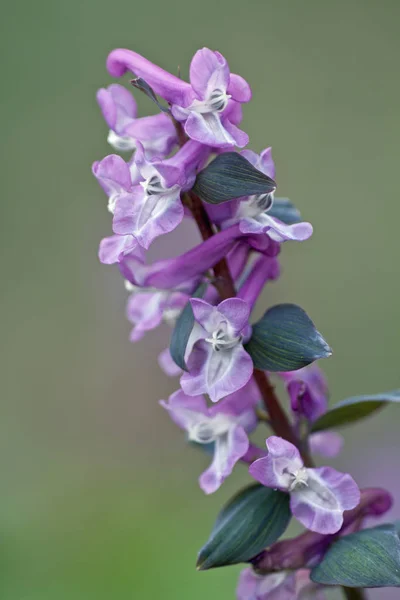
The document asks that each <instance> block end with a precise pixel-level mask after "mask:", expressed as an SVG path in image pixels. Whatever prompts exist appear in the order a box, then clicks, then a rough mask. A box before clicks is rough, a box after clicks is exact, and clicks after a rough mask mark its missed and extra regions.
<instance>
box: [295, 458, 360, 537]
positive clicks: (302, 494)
mask: <svg viewBox="0 0 400 600" xmlns="http://www.w3.org/2000/svg"><path fill="white" fill-rule="evenodd" d="M307 474H308V481H307V485H302V486H297V487H296V488H295V489H294V490H293V492H292V493H291V498H290V507H291V510H292V513H293V515H294V516H295V517H296V519H297V520H298V521H300V523H301V524H302V525H304V527H307V529H310V530H311V531H316V532H317V533H323V534H331V533H336V532H337V531H339V529H340V528H341V526H342V525H343V511H345V510H350V509H352V508H355V507H356V506H357V505H358V503H359V502H360V490H359V489H358V486H357V484H356V482H355V481H354V479H353V478H352V477H351V476H350V475H349V474H348V473H340V472H339V471H336V470H335V469H332V468H331V467H321V468H318V469H307Z"/></svg>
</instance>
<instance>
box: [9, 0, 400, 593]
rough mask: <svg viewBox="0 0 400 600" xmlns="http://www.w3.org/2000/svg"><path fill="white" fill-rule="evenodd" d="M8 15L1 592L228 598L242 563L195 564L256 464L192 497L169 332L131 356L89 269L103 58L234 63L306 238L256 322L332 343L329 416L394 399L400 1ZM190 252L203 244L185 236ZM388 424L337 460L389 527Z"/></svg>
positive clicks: (101, 133) (394, 465)
mask: <svg viewBox="0 0 400 600" xmlns="http://www.w3.org/2000/svg"><path fill="white" fill-rule="evenodd" d="M1 12H2V17H1V21H0V46H1V56H2V69H1V78H2V86H1V104H2V111H1V117H0V118H1V129H0V131H1V140H0V144H1V152H2V159H1V163H0V164H1V171H2V174H1V190H2V200H1V221H0V228H1V236H0V244H1V253H0V264H1V267H2V277H1V282H2V283H1V288H2V292H1V313H0V314H1V319H2V324H1V341H2V357H1V362H0V365H1V372H2V375H1V389H2V393H1V398H2V410H1V417H0V450H1V451H0V473H1V476H0V480H1V492H0V595H1V598H2V600H71V598H73V599H74V600H108V599H109V598H113V599H117V600H130V599H136V598H137V599H139V598H141V599H143V600H151V599H153V598H154V599H156V598H157V599H158V598H160V599H163V600H184V599H185V600H186V599H187V598H190V599H191V600H200V599H202V598H204V597H209V598H216V599H217V598H218V600H228V599H231V598H234V588H235V584H236V577H237V573H238V571H239V569H236V568H230V569H225V570H218V571H215V572H210V573H197V572H196V571H195V569H194V564H195V558H196V553H197V550H198V549H199V547H200V546H201V545H202V544H203V543H204V542H205V540H206V538H207V535H208V532H209V530H210V527H211V524H212V521H213V519H214V516H215V514H216V512H217V510H218V509H219V507H220V506H221V504H222V503H223V502H224V501H225V500H226V499H227V498H228V497H229V496H230V495H231V494H232V493H233V491H234V490H236V489H237V488H238V486H240V485H241V484H243V483H244V482H246V481H247V475H246V470H245V469H244V468H241V467H238V468H237V469H236V471H235V473H234V475H233V476H232V478H231V479H230V480H229V481H228V482H226V483H225V485H224V486H223V488H222V489H221V490H220V491H219V492H218V493H217V494H215V495H214V496H213V497H204V496H203V495H202V493H201V492H200V490H199V488H198V486H197V476H198V475H199V473H200V472H201V470H202V469H204V466H205V464H206V460H207V459H206V458H205V457H204V456H203V455H201V454H200V453H198V452H197V451H196V450H192V449H188V448H187V447H186V446H185V443H184V439H183V437H182V435H181V434H180V432H179V431H177V430H176V429H175V428H174V426H173V425H172V424H171V423H170V421H169V419H168V417H167V415H166V414H165V413H164V412H163V411H162V410H161V409H160V408H159V407H158V404H157V401H158V399H159V398H162V397H164V398H165V397H167V396H168V394H169V393H171V392H172V391H174V390H175V389H176V388H177V385H178V383H177V381H174V380H168V379H167V378H166V377H165V376H164V375H163V374H162V373H161V371H160V370H159V368H158V366H157V364H156V360H155V357H156V355H157V353H158V352H159V351H160V350H162V349H163V348H164V347H165V346H166V345H167V340H168V331H167V330H160V331H157V332H156V333H153V334H150V335H148V336H147V337H146V338H145V340H144V341H142V342H141V343H140V344H137V345H132V344H130V343H129V341H128V334H129V324H128V323H127V322H126V321H125V318H124V303H125V300H126V292H125V290H124V289H123V285H122V282H121V279H120V276H119V273H118V270H117V269H116V268H112V267H108V268H107V267H104V266H101V265H100V264H99V263H98V260H97V246H98V242H99V240H100V238H101V237H103V236H104V235H108V234H109V232H110V218H109V214H108V213H107V211H106V199H105V197H104V194H103V193H102V191H101V190H100V188H99V187H98V185H97V183H96V181H95V180H94V179H93V177H92V176H91V172H90V166H91V163H92V162H93V161H94V160H96V159H100V158H101V157H103V156H104V155H105V154H107V153H109V152H110V149H109V148H108V147H107V144H106V126H105V124H104V123H103V121H102V118H101V116H100V112H99V110H98V107H97V106H96V102H95V92H96V90H97V88H99V87H101V86H103V85H107V84H109V83H111V78H110V77H109V76H108V74H107V73H106V70H105V58H106V55H107V53H108V52H109V51H110V50H111V49H112V48H114V47H118V46H121V47H130V48H132V49H135V50H136V51H139V52H141V53H142V54H145V55H146V56H147V57H149V58H150V59H152V60H154V61H155V62H158V63H159V64H161V65H162V66H164V67H165V68H167V69H169V70H171V71H172V72H174V73H176V72H177V68H178V65H180V67H181V71H182V74H183V75H186V74H187V69H188V65H189V62H190V58H191V56H192V55H193V53H194V52H195V50H196V49H198V48H200V47H202V46H208V47H211V48H214V49H218V50H220V51H221V52H222V53H223V54H224V55H225V56H226V57H228V59H229V62H230V65H231V68H232V70H233V71H234V72H238V73H240V74H241V75H243V76H244V77H245V78H246V79H247V80H248V81H249V82H250V83H251V85H252V88H253V92H254V97H253V100H252V102H251V104H250V105H248V106H246V107H245V120H244V128H245V129H246V130H247V131H248V132H249V134H250V139H251V145H252V147H253V148H254V149H255V150H257V151H259V150H261V149H262V148H264V147H266V146H269V145H272V146H273V148H274V157H275V161H276V164H277V173H278V174H277V178H278V183H279V187H280V194H281V195H287V196H289V197H290V198H291V199H292V200H293V201H295V202H296V204H297V205H298V206H299V207H300V208H301V210H302V213H303V216H304V217H306V218H307V219H309V220H311V221H312V222H313V224H314V226H315V235H314V236H313V238H312V240H311V241H309V242H307V243H304V244H298V245H294V244H293V245H289V244H287V245H286V246H285V248H284V252H283V256H282V259H283V267H284V276H283V277H282V279H281V281H280V282H279V283H277V284H274V285H273V286H271V287H270V288H268V289H267V291H266V293H265V294H264V297H263V299H262V301H261V302H260V304H259V306H258V311H261V310H262V308H263V307H265V306H267V305H268V304H270V303H272V302H276V301H292V302H296V303H298V304H300V305H302V306H303V307H304V308H305V309H306V310H307V311H308V313H309V314H310V315H311V316H312V318H313V319H314V321H315V322H316V324H317V326H318V328H319V329H320V330H321V331H322V332H323V333H324V335H325V337H326V338H327V340H328V341H329V343H330V344H331V345H332V347H333V349H334V356H333V357H332V358H331V359H330V360H329V361H325V363H324V364H323V367H324V368H325V371H326V373H327V375H328V376H329V379H330V383H331V389H332V401H337V400H340V399H342V398H344V397H346V396H349V395H353V394H357V393H372V392H379V391H385V390H389V389H393V388H396V387H399V386H400V373H399V333H400V332H399V323H400V314H399V294H400V278H399V249H400V240H399V235H398V231H399V225H398V223H399V218H400V203H399V200H398V195H399V192H398V189H399V186H398V174H399V163H398V158H399V151H398V148H399V143H398V140H399V138H400V121H399V91H400V82H399V77H398V59H399V50H400V42H399V32H398V25H399V18H400V4H399V2H398V1H397V0H392V1H391V0H381V1H380V2H377V1H376V0H338V1H337V2H328V1H325V2H324V1H321V0H304V1H303V2H298V1H295V0H292V1H289V0H263V1H261V0H248V1H247V2H245V1H243V0H230V1H229V2H228V1H227V0H221V1H220V2H216V1H215V0H203V1H202V2H185V1H184V0H171V2H162V1H161V0H154V1H153V2H139V1H136V2H134V1H133V2H132V1H128V0H114V1H113V2H111V3H110V2H106V1H105V0H69V1H68V2H60V1H55V0H39V2H30V1H28V0H19V1H12V0H3V3H2V11H1ZM138 100H139V105H140V109H141V114H146V113H147V112H149V111H150V112H152V111H153V106H150V104H149V102H148V101H147V100H146V98H144V97H139V98H138ZM182 239H184V240H185V242H184V243H185V244H187V245H188V244H189V243H193V237H192V233H191V232H190V231H189V230H185V229H184V230H183V232H182ZM169 251H171V252H173V251H175V252H176V251H177V246H176V247H175V248H172V247H170V248H169ZM399 421H400V413H399V409H396V408H389V409H386V412H384V413H381V414H380V415H379V416H377V417H376V418H374V419H372V420H369V421H366V422H364V423H363V424H360V425H357V426H355V427H353V428H351V429H349V430H346V431H345V432H344V433H345V439H346V449H345V452H344V453H343V455H342V456H341V457H340V458H339V459H337V460H336V461H335V462H334V464H335V466H336V467H337V468H339V469H348V470H351V472H352V473H353V474H354V476H355V477H356V479H357V481H358V482H359V484H360V485H364V486H365V485H382V486H387V487H388V488H389V489H391V490H393V491H394V492H395V493H397V495H398V500H397V502H396V505H395V507H394V509H393V516H399V515H400V483H399V448H400V442H399V437H398V431H399ZM399 595H400V593H399V592H398V591H396V590H394V591H393V590H392V591H390V590H386V591H381V590H380V591H378V592H374V593H370V595H369V597H370V598H385V599H386V598H398V597H399Z"/></svg>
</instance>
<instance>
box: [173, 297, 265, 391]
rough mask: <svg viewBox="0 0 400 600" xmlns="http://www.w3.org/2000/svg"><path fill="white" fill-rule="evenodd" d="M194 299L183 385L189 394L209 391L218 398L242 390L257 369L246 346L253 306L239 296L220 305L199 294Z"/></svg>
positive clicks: (182, 378) (191, 301) (192, 301)
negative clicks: (192, 324)
mask: <svg viewBox="0 0 400 600" xmlns="http://www.w3.org/2000/svg"><path fill="white" fill-rule="evenodd" d="M190 303H191V305H192V309H193V314H194V326H193V330H192V333H191V335H190V338H189V341H188V345H187V349H186V354H185V360H186V364H187V367H188V372H187V373H184V374H183V375H182V377H181V386H182V389H183V391H184V392H185V393H186V394H188V395H189V396H196V395H198V394H208V395H209V396H210V398H211V400H212V402H217V401H218V400H220V399H221V398H223V397H224V396H227V395H228V394H232V393H233V392H236V391H237V390H240V388H242V387H243V386H244V385H246V383H247V382H248V381H249V379H250V377H251V375H252V373H253V361H252V360H251V357H250V355H249V354H248V353H247V352H246V351H245V349H244V348H243V341H244V339H245V338H246V337H248V335H249V324H248V320H249V316H250V309H249V306H248V304H247V303H246V302H245V301H244V300H241V299H239V298H230V299H229V300H224V301H223V302H221V303H220V304H218V306H212V305H211V304H208V302H205V301H204V300H200V299H197V298H192V299H191V300H190Z"/></svg>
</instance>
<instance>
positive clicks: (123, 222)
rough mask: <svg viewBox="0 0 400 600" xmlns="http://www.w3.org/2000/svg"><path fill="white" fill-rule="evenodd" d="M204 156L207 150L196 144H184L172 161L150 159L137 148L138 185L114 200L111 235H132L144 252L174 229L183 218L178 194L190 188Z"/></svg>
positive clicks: (139, 147)
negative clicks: (112, 231) (112, 233)
mask: <svg viewBox="0 0 400 600" xmlns="http://www.w3.org/2000/svg"><path fill="white" fill-rule="evenodd" d="M206 154H207V149H206V148H204V147H203V146H201V145H200V144H198V143H197V142H187V143H186V144H185V145H184V146H183V148H181V149H180V150H179V151H178V152H177V153H176V154H175V155H174V156H173V157H172V158H169V159H166V160H162V161H160V160H157V159H152V160H149V159H147V158H146V156H145V153H144V150H143V147H142V146H141V145H138V149H137V151H136V154H135V159H134V162H135V165H136V167H137V170H138V176H137V180H136V181H135V182H134V183H136V184H137V185H134V187H133V188H132V190H131V191H130V192H129V193H128V194H121V195H119V196H118V197H117V198H116V201H115V210H114V220H113V230H114V233H116V234H118V235H131V236H133V237H134V238H135V239H136V240H137V242H138V243H139V245H140V246H142V247H143V248H146V249H147V248H149V246H150V244H151V243H152V241H153V240H154V239H155V238H156V237H158V236H160V235H163V234H165V233H169V232H170V231H172V230H173V229H175V228H176V227H177V226H178V225H179V223H180V222H181V221H182V219H183V215H184V209H183V205H182V202H181V198H180V195H181V192H182V191H185V190H189V189H190V188H191V187H192V185H193V183H194V180H195V177H196V169H197V167H198V165H199V164H200V163H201V161H202V160H203V159H204V158H205V156H206Z"/></svg>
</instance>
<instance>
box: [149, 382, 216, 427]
mask: <svg viewBox="0 0 400 600" xmlns="http://www.w3.org/2000/svg"><path fill="white" fill-rule="evenodd" d="M160 405H161V406H162V407H163V408H165V409H166V410H167V411H168V412H169V415H170V417H171V419H172V420H173V421H174V422H175V423H176V424H177V425H178V427H180V428H181V429H185V430H186V431H188V430H189V429H190V427H192V426H193V425H195V424H196V423H200V422H202V421H204V416H205V415H207V403H206V401H205V399H204V397H203V396H187V395H186V394H185V393H184V392H183V391H182V390H178V391H176V392H174V393H173V394H171V396H170V397H169V398H168V402H165V401H164V400H160Z"/></svg>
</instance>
